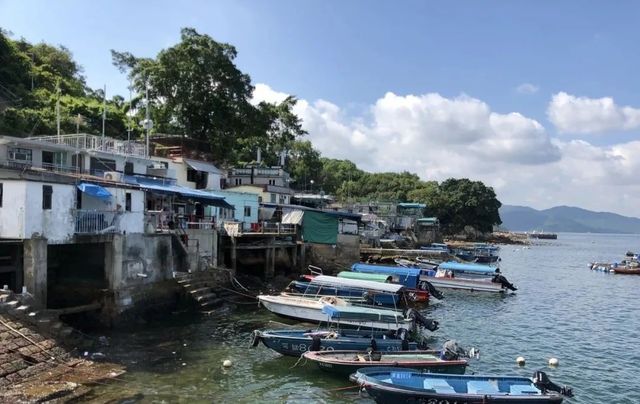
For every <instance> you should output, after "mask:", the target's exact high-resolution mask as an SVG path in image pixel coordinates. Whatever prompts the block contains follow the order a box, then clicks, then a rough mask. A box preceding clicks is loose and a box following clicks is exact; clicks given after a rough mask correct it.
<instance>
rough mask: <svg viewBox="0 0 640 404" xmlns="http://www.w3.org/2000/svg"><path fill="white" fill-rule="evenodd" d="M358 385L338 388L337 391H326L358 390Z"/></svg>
mask: <svg viewBox="0 0 640 404" xmlns="http://www.w3.org/2000/svg"><path fill="white" fill-rule="evenodd" d="M359 388H360V385H357V384H356V385H352V386H346V387H338V388H337V389H329V390H327V391H342V390H352V389H359Z"/></svg>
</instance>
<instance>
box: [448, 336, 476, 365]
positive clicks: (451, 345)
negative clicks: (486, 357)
mask: <svg viewBox="0 0 640 404" xmlns="http://www.w3.org/2000/svg"><path fill="white" fill-rule="evenodd" d="M479 356H480V351H479V350H478V349H476V348H471V349H470V350H468V351H467V350H466V349H464V348H462V347H461V346H460V345H458V341H456V340H448V341H446V342H445V343H444V344H442V352H440V359H444V360H448V361H451V360H458V359H460V358H477V357H479Z"/></svg>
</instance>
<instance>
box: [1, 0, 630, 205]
mask: <svg viewBox="0 0 640 404" xmlns="http://www.w3.org/2000/svg"><path fill="white" fill-rule="evenodd" d="M639 11H640V3H637V2H632V1H616V2H614V3H612V2H604V1H601V2H595V1H580V2H578V1H562V2H558V1H518V2H515V1H482V2H480V1H446V2H445V1H442V2H432V1H402V2H391V1H386V2H383V1H355V0H354V1H337V0H335V1H334V0H325V1H313V2H312V1H269V2H266V1H181V2H176V1H155V2H151V1H148V2H147V1H144V2H143V1H135V2H134V1H132V2H124V1H111V2H87V1H70V0H66V1H65V0H61V1H56V2H47V1H30V0H20V1H18V0H16V1H7V0H0V27H2V28H4V29H8V30H10V31H12V32H13V33H14V34H15V36H24V37H25V38H26V39H28V40H30V41H46V42H49V43H53V44H63V45H65V46H66V47H68V48H69V49H70V50H71V51H72V52H73V54H74V56H75V58H76V60H77V61H78V62H79V63H80V64H81V65H82V66H83V67H84V70H85V75H86V77H87V81H88V83H89V85H90V86H92V87H94V88H99V87H102V86H103V85H104V84H106V85H107V89H108V92H110V93H113V92H114V91H115V92H118V93H120V94H122V95H126V93H127V90H126V86H127V81H126V78H125V77H124V75H122V74H120V73H119V72H118V71H117V69H116V68H115V67H113V66H112V64H111V59H110V53H109V50H110V49H116V50H126V51H130V52H132V53H134V54H135V55H139V56H154V55H155V54H156V53H157V52H158V51H159V50H160V49H162V48H165V47H168V46H171V45H172V44H174V43H176V42H177V41H178V40H179V29H180V28H181V27H185V26H190V27H194V28H196V29H197V30H199V31H200V32H202V33H206V34H209V35H211V36H212V37H213V38H215V39H216V40H219V41H223V42H228V43H231V44H233V45H235V46H236V47H237V49H238V52H239V57H238V59H237V63H238V65H239V67H240V68H241V69H242V70H243V71H245V72H246V73H248V74H250V75H251V77H252V79H253V82H254V83H256V84H263V85H264V86H265V87H264V89H265V93H268V94H263V95H264V97H265V98H267V99H270V100H272V99H278V96H279V94H280V93H286V94H294V95H296V96H298V97H299V98H300V99H302V100H303V101H304V102H303V104H304V105H301V106H300V108H299V111H298V112H299V114H300V116H301V117H302V118H303V119H306V122H307V123H306V127H307V130H310V137H311V139H312V140H313V141H314V143H317V144H318V147H319V148H320V149H321V150H322V151H323V153H324V154H325V155H328V156H330V157H340V158H342V157H345V156H347V157H350V158H353V159H354V160H356V162H358V163H360V164H361V165H363V167H365V168H367V169H370V170H376V171H381V170H402V169H410V170H411V171H415V172H418V174H420V175H421V176H422V177H423V178H426V179H442V178H443V177H446V176H459V175H465V176H471V177H474V176H475V177H477V178H478V179H482V180H484V181H486V182H489V183H490V184H492V185H494V186H495V187H496V189H497V190H498V191H499V196H500V192H502V196H503V197H502V199H503V200H504V201H505V202H507V203H522V204H529V205H532V206H535V207H549V206H553V205H555V204H559V203H567V204H574V205H582V206H585V207H589V208H593V209H600V210H607V209H608V210H614V211H618V212H623V213H631V212H632V209H631V208H629V207H627V204H628V203H631V202H632V201H634V202H635V201H637V202H640V190H639V189H637V184H635V183H634V182H633V181H632V180H631V178H633V176H632V174H634V170H635V169H636V168H637V167H636V166H635V165H633V163H632V162H630V161H627V160H630V157H628V156H627V153H628V150H635V147H636V146H637V147H638V148H639V150H640V145H638V144H636V140H637V139H638V130H639V129H640V110H638V108H639V107H640V92H639V91H638V79H637V78H636V77H637V72H638V71H640V55H639V54H638V52H637V51H636V50H635V49H636V47H637V44H638V42H639V39H640V38H639V37H640V29H639V28H638V21H639V20H640V19H639V17H640V13H639ZM519 87H520V91H519V90H518V88H519ZM388 93H392V95H394V96H396V97H395V98H394V97H391V96H389V97H386V96H385V95H386V94H388ZM428 94H435V95H438V96H439V97H441V98H438V97H423V96H425V95H428ZM412 96H415V97H417V100H416V99H413V98H410V97H412ZM274 97H275V98H274ZM420 97H423V98H420ZM605 97H608V98H605ZM609 100H610V101H611V102H609ZM414 101H415V102H414ZM449 104H451V105H449ZM440 107H446V108H445V110H444V111H441V110H439V109H438V108H440ZM476 107H477V108H479V110H478V109H477V108H476ZM625 107H628V108H630V109H625ZM483 108H484V109H486V111H484V112H483V111H482V109H483ZM474 111H475V112H474ZM394 113H396V114H397V115H393V114H394ZM468 113H470V114H471V115H465V114H468ZM510 113H518V114H520V115H521V116H522V119H520V118H517V117H513V116H511V118H508V117H509V115H507V114H510ZM443 114H444V115H443ZM443 116H444V118H442V117H443ZM406 120H409V122H410V125H408V126H407V127H404V126H403V125H404V124H405V123H403V122H401V121H406ZM443 120H444V121H446V122H444V123H443ZM469 122H471V123H469ZM534 122H535V123H534ZM536 124H537V125H539V126H540V127H541V128H538V127H537V126H536ZM416 128H418V129H416ZM425 128H426V129H425ZM478 128H480V129H478ZM486 128H489V129H486ZM311 131H313V133H312V132H311ZM460 131H463V132H464V131H466V132H464V133H463V132H460ZM541 131H542V132H541ZM449 133H453V135H451V136H449ZM456 133H457V134H459V135H460V136H459V137H456V136H457V135H455V134H456ZM514 133H515V135H514ZM467 135H468V136H467ZM449 137H450V138H451V139H454V140H455V139H458V140H459V142H458V141H454V142H453V143H449V142H447V141H446V140H447V138H449ZM335 139H338V140H337V141H335V142H333V140H335ZM465 139H466V140H465ZM477 139H480V140H482V141H481V142H478V141H476V140H477ZM341 141H342V143H341ZM465 141H466V143H465ZM385 142H389V143H385ZM460 142H462V143H460ZM330 143H334V144H339V145H341V147H340V148H338V149H337V148H336V147H335V145H334V146H332V145H330ZM471 143H474V144H475V146H473V147H472V145H471ZM398 145H399V146H398ZM403 145H404V147H410V148H413V149H417V148H419V147H422V148H426V149H427V150H429V151H428V152H427V150H425V152H424V153H422V154H419V155H415V156H412V157H411V158H412V161H413V162H414V163H415V164H414V166H415V168H414V169H412V167H413V166H411V165H407V164H405V163H404V162H403V163H402V164H401V163H398V162H397V161H396V160H397V159H404V157H403V156H404V155H403V154H402V153H400V152H398V153H397V155H396V156H395V158H396V159H395V160H394V159H391V158H390V156H378V155H377V153H380V151H381V150H389V148H391V147H393V148H394V149H398V148H402V147H403ZM349 147H351V148H353V149H354V150H355V149H357V150H358V152H357V153H353V152H350V153H341V152H340V150H342V151H344V149H345V148H347V149H348V148H349ZM492 147H496V149H495V152H496V154H495V155H493V154H491V153H490V152H491V150H492V149H491V148H492ZM445 148H446V151H445V153H444V154H445V155H446V156H447V158H448V159H452V160H451V161H449V166H453V165H456V166H460V167H444V164H443V163H442V161H441V160H442V159H443V157H442V156H439V157H438V156H436V157H434V156H433V155H434V154H435V153H436V152H434V151H433V150H442V149H445ZM478 150H480V151H478ZM528 150H529V152H528ZM545 150H546V152H545ZM360 152H361V153H360ZM485 152H486V153H485ZM469 153H475V156H474V158H475V160H477V161H476V162H475V163H474V164H472V163H473V162H470V161H461V159H464V158H465V157H466V156H468V155H469ZM497 153H499V156H500V157H499V158H493V156H498V154H497ZM427 154H431V156H427ZM485 154H486V155H485ZM527 156H534V157H535V158H536V159H538V161H529V160H530V159H528V158H527ZM625 159H626V160H625ZM534 160H535V159H534ZM488 161H491V164H487V162H488ZM593 161H598V162H602V163H598V164H600V165H598V166H597V167H593V164H589V163H590V162H591V163H592V162H593ZM579 163H581V164H582V165H581V166H580V167H578V164H579ZM489 166H490V167H489ZM465 169H466V170H469V171H464V170H465ZM514 171H515V172H521V175H520V176H517V175H515V174H513V173H514ZM585 171H590V176H588V177H584V178H582V180H583V181H582V182H581V181H576V178H578V179H580V175H582V176H585V173H584V172H585ZM522 173H528V174H529V175H530V177H526V176H524V174H522ZM558 173H560V174H558ZM576 174H580V175H576ZM554 175H558V176H559V178H560V179H559V181H564V182H565V183H567V182H569V183H571V184H573V183H575V187H576V188H575V189H568V188H567V187H564V186H559V185H558V186H556V187H555V188H554V186H553V184H551V185H549V184H547V183H543V182H542V180H541V179H539V180H537V182H536V180H535V179H536V178H538V177H541V178H546V179H548V178H549V176H554ZM627 177H628V179H627V180H625V181H622V179H621V178H627ZM521 181H527V182H528V183H529V184H531V183H535V184H537V185H538V187H542V188H544V190H543V191H544V192H543V191H536V192H539V193H536V192H534V191H531V192H528V193H527V195H524V196H523V195H522V192H523V191H522V189H523V187H522V183H520V182H521ZM547 182H549V181H547ZM551 182H553V181H551ZM622 182H624V184H623V183H622ZM613 183H619V184H617V185H612V184H613ZM505 184H506V185H505ZM593 187H607V190H608V191H610V192H616V194H617V195H621V194H624V195H626V196H625V197H623V198H622V199H623V200H624V202H617V203H612V202H607V201H606V200H605V198H602V199H601V200H598V201H588V200H587V199H586V198H585V197H580V196H579V195H580V194H581V193H585V192H588V191H590V190H592V189H593ZM616 187H617V188H616ZM567 192H569V194H570V195H571V196H570V197H569V196H567V195H569V194H567ZM636 199H637V200H636ZM636 205H637V204H636Z"/></svg>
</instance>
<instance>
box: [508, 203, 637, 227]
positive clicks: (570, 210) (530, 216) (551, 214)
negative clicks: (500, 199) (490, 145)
mask: <svg viewBox="0 0 640 404" xmlns="http://www.w3.org/2000/svg"><path fill="white" fill-rule="evenodd" d="M500 218H501V219H502V227H504V228H506V229H509V230H512V231H533V230H537V231H542V230H544V231H545V232H574V233H640V219H638V218H635V217H628V216H622V215H618V214H615V213H609V212H593V211H590V210H586V209H581V208H575V207H572V206H556V207H554V208H550V209H545V210H536V209H533V208H529V207H526V206H513V205H504V206H502V207H501V208H500Z"/></svg>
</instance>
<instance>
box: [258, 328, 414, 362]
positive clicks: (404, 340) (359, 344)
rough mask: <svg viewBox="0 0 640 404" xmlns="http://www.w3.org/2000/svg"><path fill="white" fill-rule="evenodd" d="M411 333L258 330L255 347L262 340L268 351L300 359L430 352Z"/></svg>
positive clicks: (401, 331)
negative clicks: (341, 353) (315, 354)
mask: <svg viewBox="0 0 640 404" xmlns="http://www.w3.org/2000/svg"><path fill="white" fill-rule="evenodd" d="M413 335H414V334H412V333H411V332H409V331H407V330H399V331H398V332H384V331H376V330H352V329H340V330H334V329H326V330H315V331H314V330H255V331H253V333H252V334H251V345H252V346H257V345H258V344H259V343H260V342H261V341H262V343H263V344H264V346H266V347H267V348H270V349H273V350H274V351H276V352H278V353H280V354H282V355H286V356H296V357H298V356H300V355H301V354H303V353H305V352H307V351H325V350H326V351H338V350H348V351H364V350H366V349H373V350H375V351H384V352H392V351H393V352H397V351H415V350H417V349H426V345H425V344H424V342H423V341H422V340H420V341H415V340H414V339H413Z"/></svg>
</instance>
